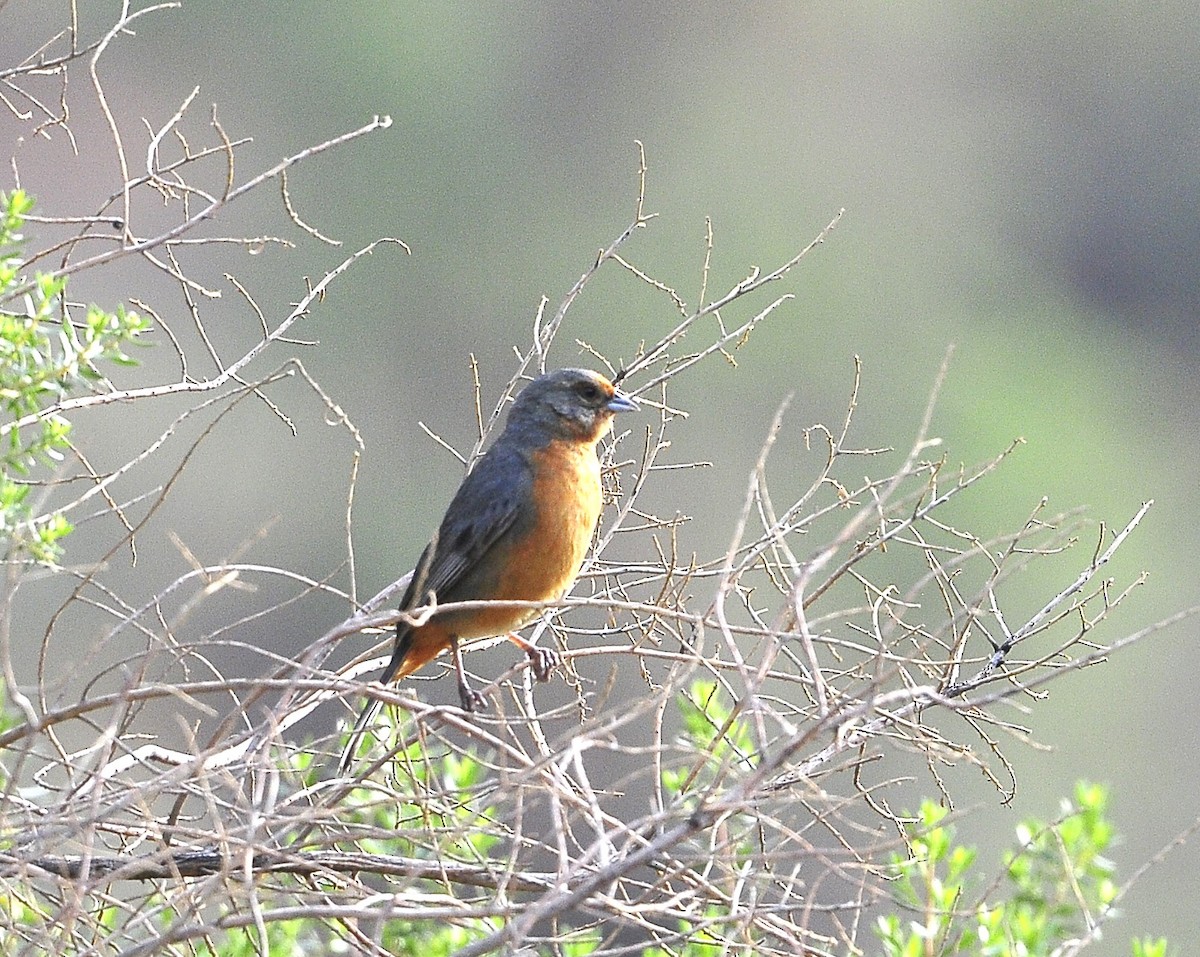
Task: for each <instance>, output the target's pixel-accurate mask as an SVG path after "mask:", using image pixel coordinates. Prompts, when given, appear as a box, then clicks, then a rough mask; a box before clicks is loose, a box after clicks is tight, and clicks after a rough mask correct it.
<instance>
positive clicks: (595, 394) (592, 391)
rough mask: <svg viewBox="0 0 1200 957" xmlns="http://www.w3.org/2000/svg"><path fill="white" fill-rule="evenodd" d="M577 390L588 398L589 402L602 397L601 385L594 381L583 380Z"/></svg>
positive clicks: (581, 396)
mask: <svg viewBox="0 0 1200 957" xmlns="http://www.w3.org/2000/svg"><path fill="white" fill-rule="evenodd" d="M575 391H576V392H577V393H578V394H579V397H580V398H582V399H586V400H587V401H588V402H595V401H596V400H597V399H599V398H600V387H599V386H598V385H596V383H594V382H581V383H579V388H577V389H576V390H575Z"/></svg>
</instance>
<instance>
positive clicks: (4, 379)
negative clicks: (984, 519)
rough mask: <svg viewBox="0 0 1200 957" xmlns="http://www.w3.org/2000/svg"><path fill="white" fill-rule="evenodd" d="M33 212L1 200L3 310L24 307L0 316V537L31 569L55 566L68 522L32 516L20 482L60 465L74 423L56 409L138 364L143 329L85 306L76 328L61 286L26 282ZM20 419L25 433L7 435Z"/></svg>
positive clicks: (28, 203)
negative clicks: (25, 250) (135, 353)
mask: <svg viewBox="0 0 1200 957" xmlns="http://www.w3.org/2000/svg"><path fill="white" fill-rule="evenodd" d="M32 208H33V200H32V199H31V198H30V197H29V196H28V195H27V194H26V193H24V192H23V191H22V190H16V191H14V192H12V193H3V192H0V303H11V302H13V301H14V300H16V301H19V302H20V303H21V307H22V308H21V309H20V310H19V311H9V310H8V309H0V406H2V407H3V410H4V413H5V419H6V420H7V421H6V423H5V424H6V426H7V427H8V430H9V431H8V434H7V436H5V441H4V443H3V446H2V447H0V538H2V540H3V541H4V542H5V543H6V544H8V543H12V544H16V545H19V546H22V547H23V548H24V549H25V550H26V551H28V553H29V554H30V555H31V556H32V557H33V559H34V560H35V561H41V562H53V561H54V560H55V559H56V558H57V557H58V555H59V553H60V547H61V546H60V544H59V543H60V542H61V541H62V539H63V538H65V537H66V536H67V535H68V534H70V532H71V524H70V522H68V521H67V520H66V518H65V517H64V516H63V515H62V514H61V513H51V514H49V515H40V516H39V515H35V514H34V509H33V506H32V505H31V504H30V502H29V491H30V487H31V486H30V485H29V484H27V477H28V476H29V475H30V474H31V473H32V472H33V470H34V468H35V467H36V466H37V465H38V464H40V463H51V464H53V463H55V462H57V461H59V460H61V459H62V457H63V451H64V450H65V449H66V448H67V445H68V436H69V434H70V431H71V423H70V421H69V420H68V419H67V418H66V417H65V416H64V415H62V414H61V413H60V412H58V411H55V407H56V406H57V405H58V404H59V403H61V402H62V401H63V400H65V399H68V398H71V397H72V396H74V395H77V394H79V393H81V392H83V391H86V390H87V389H89V388H90V387H92V386H94V385H96V384H97V383H100V382H103V381H104V376H103V374H102V373H101V372H100V370H99V367H98V366H99V365H101V364H105V363H110V364H115V365H125V366H127V365H133V364H135V362H134V360H133V359H132V358H131V357H130V356H129V355H128V354H127V353H126V352H125V349H126V347H128V346H129V345H130V344H132V343H135V342H137V341H139V337H140V336H141V335H142V334H143V333H144V332H146V331H147V330H148V329H149V327H150V325H149V322H148V320H146V319H144V318H142V317H141V316H139V315H138V314H137V313H134V312H129V311H127V310H126V309H125V308H124V307H118V308H117V310H116V311H115V312H106V311H105V310H103V309H100V308H98V307H96V306H89V307H88V308H87V312H86V315H85V316H84V317H83V320H82V321H78V320H72V319H71V318H69V316H68V314H67V311H66V309H65V306H64V305H63V303H64V298H65V293H66V286H67V282H66V279H64V278H55V277H53V276H49V275H46V274H44V273H35V274H34V275H33V277H32V279H31V278H29V277H28V276H26V275H25V274H24V273H23V272H22V265H23V261H22V259H21V256H20V247H21V243H22V238H23V237H22V235H21V229H22V227H23V224H24V222H25V218H26V216H28V214H29V211H30V210H31V209H32ZM22 289H25V290H27V291H25V292H24V294H23V295H19V296H18V295H17V293H18V291H19V290H22ZM21 420H25V421H26V424H25V426H24V427H23V428H14V427H13V423H15V422H17V421H21Z"/></svg>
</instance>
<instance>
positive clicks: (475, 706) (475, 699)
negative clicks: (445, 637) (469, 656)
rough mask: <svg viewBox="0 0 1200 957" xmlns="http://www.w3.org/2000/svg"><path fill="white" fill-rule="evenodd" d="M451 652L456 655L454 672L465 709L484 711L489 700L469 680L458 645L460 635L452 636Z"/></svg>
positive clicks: (459, 698) (460, 698)
mask: <svg viewBox="0 0 1200 957" xmlns="http://www.w3.org/2000/svg"><path fill="white" fill-rule="evenodd" d="M450 653H451V654H452V655H453V656H454V673H455V674H456V675H457V676H458V700H459V701H460V702H461V703H462V709H463V711H484V710H486V709H487V700H486V699H485V698H484V697H483V695H481V694H480V693H479V692H478V691H476V690H475V689H474V688H472V687H471V685H470V683H469V682H468V681H467V672H466V670H465V669H464V668H463V660H462V649H461V648H459V647H458V636H457V635H451V636H450Z"/></svg>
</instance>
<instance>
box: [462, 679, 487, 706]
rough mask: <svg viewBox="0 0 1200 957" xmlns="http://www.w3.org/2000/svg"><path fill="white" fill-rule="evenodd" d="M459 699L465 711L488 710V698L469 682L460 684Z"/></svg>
mask: <svg viewBox="0 0 1200 957" xmlns="http://www.w3.org/2000/svg"><path fill="white" fill-rule="evenodd" d="M458 700H459V703H460V704H462V709H463V711H466V712H468V713H474V712H476V711H487V698H485V697H484V696H483V695H482V694H480V693H479V692H478V691H476V690H475V689H474V688H472V687H471V686H470V685H468V684H460V685H459V686H458Z"/></svg>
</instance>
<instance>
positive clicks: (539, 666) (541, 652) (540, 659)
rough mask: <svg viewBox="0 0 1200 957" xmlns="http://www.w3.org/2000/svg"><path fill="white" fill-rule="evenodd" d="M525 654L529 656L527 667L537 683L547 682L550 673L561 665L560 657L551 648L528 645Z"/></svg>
mask: <svg viewBox="0 0 1200 957" xmlns="http://www.w3.org/2000/svg"><path fill="white" fill-rule="evenodd" d="M526 654H528V655H529V667H530V668H532V669H533V676H534V677H535V678H537V680H538V681H549V680H550V672H552V671H553V670H554V669H555V668H557V667H558V666H559V665H560V664H562V657H561V656H560V655H559V653H558V652H557V651H555V650H554V649H553V648H539V647H537V645H530V646H529V649H528V651H527V652H526Z"/></svg>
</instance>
